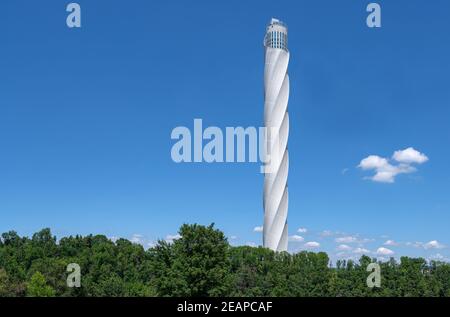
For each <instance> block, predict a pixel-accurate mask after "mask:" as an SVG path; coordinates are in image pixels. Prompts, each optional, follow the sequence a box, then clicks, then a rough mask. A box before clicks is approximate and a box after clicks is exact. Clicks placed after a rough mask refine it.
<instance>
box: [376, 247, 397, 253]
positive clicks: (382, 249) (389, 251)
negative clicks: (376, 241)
mask: <svg viewBox="0 0 450 317" xmlns="http://www.w3.org/2000/svg"><path fill="white" fill-rule="evenodd" d="M394 253H395V252H394V251H392V250H390V249H388V248H383V247H381V248H378V250H377V254H378V255H393V254H394Z"/></svg>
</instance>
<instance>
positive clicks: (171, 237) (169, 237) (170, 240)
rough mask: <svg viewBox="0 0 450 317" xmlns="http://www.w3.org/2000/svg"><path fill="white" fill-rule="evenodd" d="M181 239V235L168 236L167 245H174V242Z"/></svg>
mask: <svg viewBox="0 0 450 317" xmlns="http://www.w3.org/2000/svg"><path fill="white" fill-rule="evenodd" d="M180 238H181V236H180V235H179V234H175V235H171V234H168V235H167V236H166V239H165V240H166V242H167V243H173V241H175V240H178V239H180Z"/></svg>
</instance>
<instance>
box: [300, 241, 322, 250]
mask: <svg viewBox="0 0 450 317" xmlns="http://www.w3.org/2000/svg"><path fill="white" fill-rule="evenodd" d="M304 247H305V248H309V249H315V248H319V247H320V243H319V242H316V241H310V242H306V243H305V244H304Z"/></svg>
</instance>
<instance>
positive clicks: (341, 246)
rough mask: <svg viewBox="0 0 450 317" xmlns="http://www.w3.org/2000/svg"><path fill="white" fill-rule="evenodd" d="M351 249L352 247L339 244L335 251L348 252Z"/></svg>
mask: <svg viewBox="0 0 450 317" xmlns="http://www.w3.org/2000/svg"><path fill="white" fill-rule="evenodd" d="M351 249H352V247H351V246H349V245H347V244H340V245H338V246H337V248H336V250H338V251H350V250H351Z"/></svg>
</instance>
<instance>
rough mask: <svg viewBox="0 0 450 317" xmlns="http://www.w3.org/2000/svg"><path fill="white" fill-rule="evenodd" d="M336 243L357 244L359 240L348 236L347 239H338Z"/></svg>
mask: <svg viewBox="0 0 450 317" xmlns="http://www.w3.org/2000/svg"><path fill="white" fill-rule="evenodd" d="M334 241H336V242H337V243H354V242H357V241H358V239H356V237H352V236H346V237H339V238H336V239H334Z"/></svg>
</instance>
